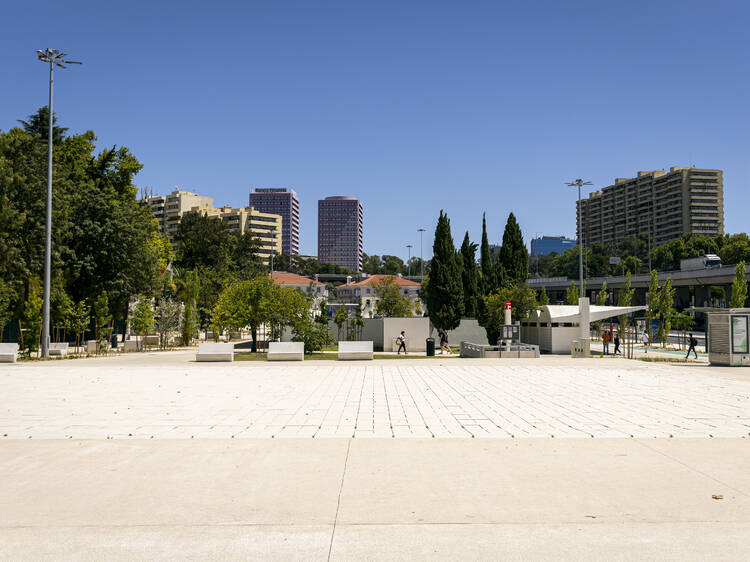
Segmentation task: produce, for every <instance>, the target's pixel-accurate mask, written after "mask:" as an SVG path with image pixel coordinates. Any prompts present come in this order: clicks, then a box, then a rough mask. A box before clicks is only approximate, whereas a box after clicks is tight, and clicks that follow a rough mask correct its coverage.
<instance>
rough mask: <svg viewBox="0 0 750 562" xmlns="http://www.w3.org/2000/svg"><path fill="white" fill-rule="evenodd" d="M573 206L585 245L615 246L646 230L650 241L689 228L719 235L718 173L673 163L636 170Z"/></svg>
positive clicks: (721, 185) (721, 225) (661, 240)
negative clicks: (631, 176) (649, 169)
mask: <svg viewBox="0 0 750 562" xmlns="http://www.w3.org/2000/svg"><path fill="white" fill-rule="evenodd" d="M576 207H577V215H576V232H577V233H578V238H579V239H582V240H583V243H584V245H587V246H588V245H591V244H595V243H597V242H601V243H605V244H613V245H616V244H617V243H618V242H619V241H620V240H622V239H623V238H625V237H626V236H630V235H638V234H650V235H651V237H652V239H653V240H654V243H655V244H663V243H665V242H669V241H671V240H675V239H677V238H680V237H681V236H682V235H683V234H686V233H689V232H693V233H696V234H702V235H704V236H717V235H719V234H724V180H723V173H722V171H721V170H708V169H700V168H693V167H678V166H674V167H672V168H670V169H669V172H665V171H664V170H654V171H645V172H638V175H637V176H636V177H635V178H617V179H615V183H614V184H613V185H610V186H608V187H605V188H603V189H602V190H601V191H595V192H593V193H591V194H590V195H589V197H588V198H587V199H582V200H581V201H580V205H577V206H576ZM579 217H580V222H579ZM579 225H580V226H579ZM581 229H582V231H581Z"/></svg>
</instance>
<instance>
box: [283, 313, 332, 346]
mask: <svg viewBox="0 0 750 562" xmlns="http://www.w3.org/2000/svg"><path fill="white" fill-rule="evenodd" d="M292 338H293V339H294V341H301V342H303V343H304V344H305V353H306V354H310V353H313V352H314V351H322V350H323V348H324V347H326V346H328V345H332V344H333V343H334V342H333V338H332V337H331V334H329V333H328V328H324V327H323V326H322V325H320V324H317V323H315V322H311V321H309V320H300V321H297V322H296V323H295V324H294V328H293V330H292Z"/></svg>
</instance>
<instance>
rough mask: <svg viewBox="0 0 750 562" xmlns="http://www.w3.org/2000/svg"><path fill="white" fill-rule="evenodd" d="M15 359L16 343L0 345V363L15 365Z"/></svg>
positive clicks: (16, 353)
mask: <svg viewBox="0 0 750 562" xmlns="http://www.w3.org/2000/svg"><path fill="white" fill-rule="evenodd" d="M17 359H18V344H17V343H0V363H15V362H16V360H17Z"/></svg>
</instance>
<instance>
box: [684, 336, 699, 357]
mask: <svg viewBox="0 0 750 562" xmlns="http://www.w3.org/2000/svg"><path fill="white" fill-rule="evenodd" d="M688 341H689V342H690V347H688V352H687V355H686V356H685V359H687V358H688V357H690V352H691V351H692V352H693V353H694V354H695V358H696V359H698V352H697V351H695V346H696V345H698V340H697V339H695V338H694V337H693V334H690V339H689V340H688Z"/></svg>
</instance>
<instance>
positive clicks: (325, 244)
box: [318, 196, 362, 271]
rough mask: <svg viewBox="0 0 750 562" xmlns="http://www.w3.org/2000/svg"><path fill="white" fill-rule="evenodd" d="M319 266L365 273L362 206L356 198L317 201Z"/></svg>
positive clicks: (328, 198)
mask: <svg viewBox="0 0 750 562" xmlns="http://www.w3.org/2000/svg"><path fill="white" fill-rule="evenodd" d="M318 263H321V264H323V263H332V264H335V265H340V266H341V267H345V268H347V269H349V270H351V271H362V202H361V201H360V200H359V199H357V198H355V197H342V196H335V197H326V198H325V199H321V200H319V201H318Z"/></svg>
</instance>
